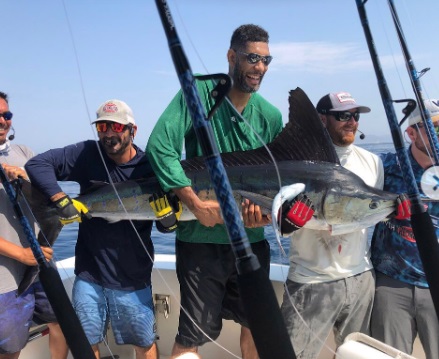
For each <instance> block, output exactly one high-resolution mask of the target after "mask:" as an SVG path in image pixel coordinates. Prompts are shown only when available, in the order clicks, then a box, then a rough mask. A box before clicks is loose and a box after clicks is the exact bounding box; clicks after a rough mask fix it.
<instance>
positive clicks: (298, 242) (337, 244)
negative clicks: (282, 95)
mask: <svg viewBox="0 0 439 359" xmlns="http://www.w3.org/2000/svg"><path fill="white" fill-rule="evenodd" d="M335 149H336V152H337V154H338V157H339V159H340V164H341V165H342V166H343V167H344V168H346V169H348V170H350V171H351V172H353V173H355V174H356V175H358V176H360V177H361V178H362V179H363V181H364V182H365V183H366V184H367V185H369V186H371V187H375V188H378V189H382V188H383V185H384V168H383V164H382V162H381V159H380V158H379V157H378V156H376V155H375V154H373V153H371V152H369V151H366V150H364V149H362V148H360V147H357V146H355V145H350V146H348V147H338V146H335ZM289 259H290V269H289V272H288V278H289V279H290V280H292V281H294V282H298V283H321V282H329V281H333V280H337V279H342V278H347V277H351V276H354V275H356V274H359V273H362V272H364V271H367V270H370V269H372V263H371V261H370V245H369V243H368V240H367V231H366V229H363V230H356V231H354V232H351V233H346V234H341V235H331V233H330V232H329V231H327V230H325V231H319V230H313V229H307V228H302V229H300V230H298V231H296V232H294V234H293V235H292V237H291V241H290V254H289Z"/></svg>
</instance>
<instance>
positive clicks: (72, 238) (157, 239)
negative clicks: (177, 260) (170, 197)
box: [53, 141, 395, 264]
mask: <svg viewBox="0 0 439 359" xmlns="http://www.w3.org/2000/svg"><path fill="white" fill-rule="evenodd" d="M358 142H359V141H358ZM357 144H358V146H361V147H363V148H365V149H367V150H369V151H371V152H373V153H376V154H380V153H386V152H395V149H394V147H393V143H379V144H361V143H357ZM60 184H61V187H62V188H63V190H64V191H65V192H66V193H67V194H69V195H70V196H72V197H74V196H76V195H77V194H78V192H79V186H78V184H77V183H74V182H60ZM77 231H78V224H70V225H68V226H65V227H64V228H63V229H62V231H61V233H60V236H59V237H58V239H57V241H56V242H55V244H54V246H53V247H54V250H55V257H56V259H57V260H58V261H59V260H61V259H65V258H69V257H72V256H74V254H75V243H76V236H77ZM265 235H266V238H267V239H268V241H269V242H270V247H271V261H272V262H273V263H282V264H287V263H288V258H287V257H285V256H284V255H283V254H282V251H281V249H280V245H279V244H278V242H277V239H276V236H275V233H274V231H273V229H272V228H271V226H267V227H265ZM371 235H372V229H369V237H370V236H371ZM152 240H153V242H154V248H155V253H160V254H174V240H175V234H173V233H168V234H163V233H160V232H158V231H157V230H156V229H155V226H154V227H153V230H152ZM280 243H281V245H282V247H283V249H284V250H285V252H286V253H288V246H289V239H285V238H281V239H280Z"/></svg>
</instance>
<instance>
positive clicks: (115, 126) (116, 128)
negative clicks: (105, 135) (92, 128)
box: [96, 121, 128, 133]
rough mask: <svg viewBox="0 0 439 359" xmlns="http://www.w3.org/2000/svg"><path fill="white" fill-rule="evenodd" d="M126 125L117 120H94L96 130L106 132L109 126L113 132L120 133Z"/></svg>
mask: <svg viewBox="0 0 439 359" xmlns="http://www.w3.org/2000/svg"><path fill="white" fill-rule="evenodd" d="M127 127H128V125H123V124H121V123H117V122H105V121H100V122H96V130H97V131H98V132H107V131H108V129H109V128H111V131H113V132H116V133H122V132H123V131H125V130H126V128H127Z"/></svg>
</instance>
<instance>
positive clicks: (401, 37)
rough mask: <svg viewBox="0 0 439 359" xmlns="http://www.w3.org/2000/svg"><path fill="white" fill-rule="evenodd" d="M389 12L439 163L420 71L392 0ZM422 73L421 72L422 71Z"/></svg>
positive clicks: (436, 140)
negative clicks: (420, 79)
mask: <svg viewBox="0 0 439 359" xmlns="http://www.w3.org/2000/svg"><path fill="white" fill-rule="evenodd" d="M388 3H389V8H390V12H391V13H392V18H393V22H394V24H395V28H396V32H397V34H398V39H399V43H400V45H401V50H402V53H403V54H404V60H405V64H406V67H407V72H408V73H409V76H410V79H411V83H412V87H413V92H414V93H415V96H416V101H417V102H418V106H419V112H420V114H421V118H422V122H423V123H424V127H425V130H426V132H427V136H428V142H429V143H430V145H431V149H432V152H433V157H434V162H435V164H436V165H439V141H438V139H437V135H436V132H435V131H434V127H433V122H432V121H431V117H430V113H429V111H428V110H427V109H426V108H425V104H424V96H423V95H422V86H421V82H420V81H419V78H420V76H422V75H420V73H419V72H418V71H416V68H415V64H414V62H413V59H412V57H411V55H410V51H409V49H408V46H407V42H406V40H405V37H404V33H403V31H402V27H401V23H400V21H399V17H398V13H397V12H396V8H395V5H394V3H393V0H388ZM422 74H423V72H422Z"/></svg>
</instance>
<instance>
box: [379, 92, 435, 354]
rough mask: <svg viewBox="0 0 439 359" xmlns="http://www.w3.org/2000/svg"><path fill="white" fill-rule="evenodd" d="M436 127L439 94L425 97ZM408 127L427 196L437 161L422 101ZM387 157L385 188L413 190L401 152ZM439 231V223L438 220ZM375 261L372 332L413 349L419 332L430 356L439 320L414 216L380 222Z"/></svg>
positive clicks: (401, 347) (411, 149) (418, 180)
mask: <svg viewBox="0 0 439 359" xmlns="http://www.w3.org/2000/svg"><path fill="white" fill-rule="evenodd" d="M424 104H425V107H426V109H427V110H428V111H429V113H430V118H431V120H432V122H433V125H434V128H435V133H434V134H435V135H437V134H438V130H439V100H437V99H432V100H426V101H424ZM406 133H407V135H408V137H409V138H410V140H411V142H412V143H411V145H410V147H409V149H408V150H407V154H408V157H409V159H410V163H411V166H412V168H413V173H414V175H415V179H416V183H417V185H418V188H419V192H420V194H421V197H423V198H424V199H428V197H427V196H426V195H425V194H424V192H423V191H422V187H421V178H422V175H423V174H424V172H425V170H426V169H428V168H430V167H431V166H432V165H433V164H434V159H433V158H432V151H431V147H430V144H429V141H428V136H427V133H426V131H425V127H424V123H423V122H422V118H421V114H420V111H419V107H417V108H416V109H415V110H414V111H413V113H412V114H411V115H410V117H409V126H408V128H407V129H406ZM381 158H382V160H383V163H384V171H385V178H384V189H385V190H386V191H391V192H395V193H404V192H406V191H407V189H406V187H405V184H404V180H403V177H402V172H401V168H400V166H399V164H398V159H397V156H396V154H395V153H387V154H383V155H382V156H381ZM423 203H425V204H428V212H429V214H430V215H431V216H432V217H438V216H439V204H438V203H437V202H435V201H431V202H423ZM436 236H437V237H438V238H439V229H438V228H437V226H436ZM372 263H373V265H374V268H375V272H376V293H375V302H374V306H373V311H372V320H371V330H372V336H373V337H374V338H376V339H378V340H381V341H383V342H385V343H387V344H389V345H391V346H393V347H395V348H397V349H399V350H401V351H403V352H406V353H408V354H411V353H412V351H413V342H414V340H415V338H416V336H417V335H419V338H420V340H421V343H422V345H423V348H424V351H425V354H426V358H427V359H433V358H437V357H438V353H439V341H438V338H439V324H438V320H437V316H436V312H435V308H434V305H433V300H432V298H431V294H430V290H429V287H428V283H427V279H426V277H425V273H424V269H423V266H422V262H421V258H420V256H419V252H418V248H417V245H416V239H415V238H414V235H413V230H412V227H411V224H410V220H409V219H406V220H397V219H390V220H389V221H387V222H381V223H379V224H377V226H376V228H375V232H374V235H373V238H372Z"/></svg>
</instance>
